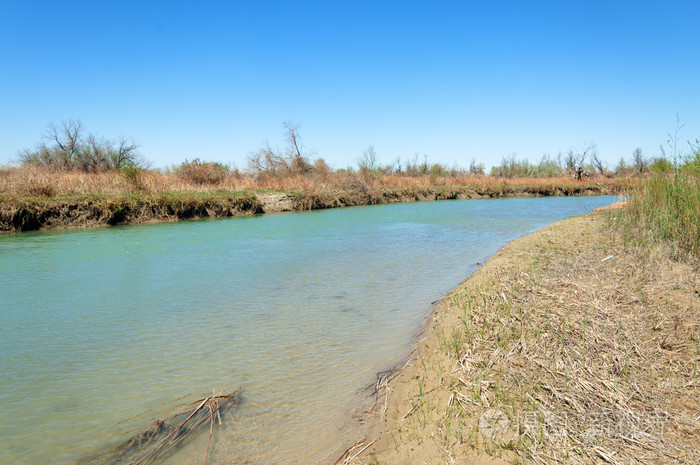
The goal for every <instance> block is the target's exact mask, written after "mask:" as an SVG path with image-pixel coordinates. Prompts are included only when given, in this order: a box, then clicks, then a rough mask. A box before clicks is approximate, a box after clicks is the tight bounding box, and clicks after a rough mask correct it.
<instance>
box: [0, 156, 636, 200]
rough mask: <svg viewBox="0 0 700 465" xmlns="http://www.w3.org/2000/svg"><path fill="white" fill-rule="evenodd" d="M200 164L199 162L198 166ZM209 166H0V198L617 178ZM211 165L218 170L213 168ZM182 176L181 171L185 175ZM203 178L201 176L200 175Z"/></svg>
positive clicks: (608, 182)
mask: <svg viewBox="0 0 700 465" xmlns="http://www.w3.org/2000/svg"><path fill="white" fill-rule="evenodd" d="M200 165H201V166H200ZM209 165H212V166H213V164H206V163H200V164H199V165H197V166H191V167H190V168H198V170H194V169H193V170H191V171H196V173H195V174H197V176H198V177H196V178H195V177H193V176H190V175H189V174H190V173H189V171H188V172H187V173H183V172H181V171H176V172H165V173H163V172H158V171H153V170H147V169H143V170H140V169H133V170H131V171H130V170H124V169H123V170H119V171H115V170H109V171H107V170H103V171H97V172H89V173H88V172H84V171H79V170H72V171H57V170H51V169H46V168H42V167H36V166H23V167H11V168H2V167H0V197H4V198H23V197H41V198H61V197H75V196H86V195H95V196H115V195H116V196H122V195H127V194H133V193H138V194H149V193H150V194H157V193H163V192H215V191H222V190H226V191H287V192H301V193H305V194H313V193H321V192H332V191H362V192H372V193H376V192H387V191H395V192H400V193H404V194H410V193H411V192H420V191H423V190H427V189H441V188H471V189H474V190H476V191H477V192H479V193H481V194H484V195H491V194H496V195H498V194H506V195H508V194H510V195H512V194H517V193H519V192H527V193H531V194H539V195H554V194H556V193H557V192H558V191H561V192H560V193H564V194H572V193H578V192H580V191H581V190H585V189H589V188H603V189H604V190H606V191H609V192H616V191H619V189H620V188H621V186H622V185H623V181H622V180H618V179H608V178H598V179H590V180H587V181H584V182H581V181H576V180H574V179H572V178H570V177H557V178H499V177H493V176H484V177H481V176H472V175H468V174H465V175H460V176H454V177H452V176H444V177H442V176H441V177H438V176H427V175H426V176H421V177H406V176H398V175H395V174H380V175H378V176H369V175H363V174H362V173H346V172H340V171H337V172H324V173H311V174H299V175H294V176H285V177H276V176H267V177H258V178H256V177H252V176H242V175H240V174H227V173H223V171H221V170H218V171H216V172H215V173H214V174H215V175H216V176H213V175H211V173H209V172H208V171H207V173H204V174H206V176H204V177H202V176H200V174H201V173H200V171H203V170H202V169H200V168H207V169H208V168H211V166H209ZM214 168H217V167H216V166H214ZM185 174H186V175H185ZM200 178H202V179H203V180H202V179H200Z"/></svg>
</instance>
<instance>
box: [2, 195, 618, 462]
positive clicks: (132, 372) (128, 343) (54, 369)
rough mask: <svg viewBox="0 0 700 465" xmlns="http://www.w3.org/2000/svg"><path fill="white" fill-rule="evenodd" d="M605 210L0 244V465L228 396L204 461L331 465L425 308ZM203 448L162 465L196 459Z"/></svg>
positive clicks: (485, 207)
mask: <svg viewBox="0 0 700 465" xmlns="http://www.w3.org/2000/svg"><path fill="white" fill-rule="evenodd" d="M614 200H615V198H614V197H567V198H564V197H557V198H528V199H499V200H466V201H444V202H423V203H410V204H393V205H381V206H371V207H355V208H346V209H336V210H324V211H314V212H305V213H293V214H280V215H265V216H259V217H250V218H235V219H223V220H211V221H192V222H181V223H169V224H156V225H144V226H126V227H114V228H106V229H94V230H79V231H59V232H33V233H22V234H12V235H4V236H0V353H2V357H1V358H0V406H1V407H2V408H1V410H0V463H2V464H35V463H55V464H63V463H73V462H75V461H76V460H79V459H80V458H81V457H84V456H86V455H89V454H90V453H93V452H95V451H96V450H100V449H101V448H104V447H106V446H107V445H109V444H110V442H111V441H115V440H117V439H119V438H125V437H126V436H125V435H128V434H129V432H132V431H134V430H133V429H132V428H134V427H136V426H138V425H142V426H147V422H148V421H149V419H150V418H152V417H153V416H156V415H158V414H162V413H164V412H167V411H168V408H170V407H171V406H172V405H173V404H174V402H175V401H176V399H180V398H182V397H183V396H188V397H187V398H189V399H194V398H198V397H202V396H205V395H207V394H208V393H211V392H212V390H217V391H219V390H230V389H238V388H240V389H242V390H243V403H242V405H241V406H240V408H239V409H237V410H236V411H235V413H233V414H231V415H228V416H227V417H226V422H225V426H224V428H223V432H222V434H219V435H218V436H217V439H216V440H215V442H214V447H213V451H212V453H211V455H210V457H209V461H208V463H212V464H216V463H249V464H268V463H276V464H291V463H327V462H330V463H332V462H333V461H334V460H335V459H336V458H337V457H338V456H339V455H340V454H341V453H342V451H343V450H344V449H345V448H346V447H348V446H349V445H351V444H353V443H354V442H356V441H357V440H359V439H361V437H362V430H361V427H360V426H359V425H360V424H359V422H358V420H357V417H356V415H358V414H360V413H361V412H362V411H363V410H364V409H367V408H368V407H369V406H370V405H371V399H370V398H369V393H370V390H368V389H367V387H368V386H370V385H371V384H372V383H373V382H374V380H375V376H376V373H377V372H378V371H381V370H385V369H388V368H391V367H392V366H393V365H395V364H396V363H397V362H398V361H399V360H400V359H401V358H402V357H403V356H405V355H406V354H407V353H408V352H409V351H410V347H411V346H412V344H413V343H414V338H415V335H416V332H417V331H418V330H419V329H420V327H421V326H422V324H423V321H424V318H425V317H426V315H427V314H428V312H429V311H430V307H431V302H433V301H435V300H436V299H439V298H440V297H441V296H443V295H444V294H445V293H447V292H448V291H449V290H450V289H451V288H453V287H454V286H456V285H457V284H459V282H460V281H462V280H463V279H464V278H466V277H467V276H468V275H469V274H470V273H471V272H473V271H474V270H475V269H476V263H477V262H483V261H485V260H486V259H488V257H489V256H491V255H492V254H494V253H495V252H496V251H497V250H498V249H499V248H501V247H502V246H503V245H504V244H505V243H506V242H508V241H510V240H512V239H515V238H517V237H520V236H523V235H525V234H527V233H529V232H531V231H534V230H535V229H538V228H540V227H542V226H544V225H546V224H549V223H551V222H554V221H556V220H559V219H563V218H565V217H568V216H572V215H579V214H583V213H586V212H588V211H590V210H591V209H593V208H595V207H597V206H601V205H606V204H610V203H612V202H613V201H614ZM149 409H153V410H151V411H148V410H149ZM142 412H145V413H143V414H142V415H141V416H139V417H137V418H131V419H129V418H130V417H133V416H134V415H137V414H139V413H142ZM125 419H129V420H127V421H125V422H122V421H123V420H125ZM144 421H145V422H146V423H143V422H144ZM205 442H206V441H205V438H197V439H196V440H195V443H194V444H192V445H191V446H189V447H186V448H185V449H184V450H181V451H179V452H178V453H176V454H174V455H173V456H172V457H171V458H170V459H169V460H168V462H169V463H191V462H193V461H194V462H201V461H202V460H203V446H204V444H205Z"/></svg>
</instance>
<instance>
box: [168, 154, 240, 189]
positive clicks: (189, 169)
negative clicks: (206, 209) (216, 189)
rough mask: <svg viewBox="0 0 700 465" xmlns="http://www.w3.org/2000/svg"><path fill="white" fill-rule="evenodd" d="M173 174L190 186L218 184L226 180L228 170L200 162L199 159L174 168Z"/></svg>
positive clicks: (213, 164)
mask: <svg viewBox="0 0 700 465" xmlns="http://www.w3.org/2000/svg"><path fill="white" fill-rule="evenodd" d="M175 173H176V174H177V175H178V176H179V177H180V178H181V179H182V180H184V181H186V182H188V183H190V184H197V185H205V184H219V183H220V182H222V181H223V180H224V179H226V176H227V175H228V173H229V169H228V167H227V166H226V165H223V164H221V163H217V162H209V161H201V160H200V159H199V158H195V159H194V160H192V161H188V160H185V161H184V162H182V163H181V164H180V166H178V167H177V168H175Z"/></svg>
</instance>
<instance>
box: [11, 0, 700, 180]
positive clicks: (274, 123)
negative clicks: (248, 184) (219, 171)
mask: <svg viewBox="0 0 700 465" xmlns="http://www.w3.org/2000/svg"><path fill="white" fill-rule="evenodd" d="M699 19H700V4H698V3H697V2H690V1H687V2H675V3H674V4H673V5H671V6H666V5H657V4H652V3H650V4H642V5H640V4H639V3H638V2H635V3H632V2H629V3H628V2H616V4H615V5H609V4H606V3H602V2H594V3H586V4H585V5H574V6H571V5H562V4H560V3H558V2H545V3H543V2H538V3H537V4H536V5H530V6H528V5H523V4H521V3H506V4H500V5H498V6H492V5H486V6H484V5H478V6H477V5H467V4H464V3H462V2H440V4H438V5H430V6H425V5H419V4H416V3H408V4H407V3H405V2H404V3H393V2H390V3H383V4H382V5H379V6H378V5H375V4H373V3H369V2H353V3H352V4H343V5H336V4H325V3H316V4H314V3H313V2H308V3H304V4H303V5H296V4H295V5H288V4H285V3H283V2H265V4H261V3H260V2H236V3H235V4H233V5H230V4H228V3H226V2H207V3H206V4H205V5H198V6H197V7H196V8H186V7H184V6H182V5H175V6H173V5H172V4H170V3H166V2H151V3H149V4H148V5H142V4H140V3H136V2H120V3H119V4H118V5H102V4H92V3H90V2H81V1H73V2H62V3H60V4H56V3H54V2H33V3H31V4H29V3H26V4H25V3H10V2H5V3H3V4H2V5H0V25H1V26H2V27H0V42H1V43H2V44H3V45H2V47H0V59H1V60H2V62H3V63H4V66H3V67H4V69H5V70H4V72H3V73H2V75H0V89H2V90H1V91H0V92H1V93H0V101H2V102H3V109H4V110H5V111H3V112H1V115H2V116H0V118H1V120H0V138H1V139H2V140H3V141H4V144H3V145H2V148H0V165H6V164H9V163H11V162H13V161H15V160H16V159H17V152H19V151H20V150H23V149H31V148H34V147H35V146H36V145H37V143H39V142H40V141H41V136H42V134H44V133H45V132H46V128H47V126H48V125H49V124H51V123H54V124H59V123H60V122H61V121H67V120H80V121H81V122H82V123H83V126H84V128H85V130H86V131H87V132H91V133H95V134H97V135H100V136H103V137H106V138H110V139H112V138H117V137H120V136H125V137H127V138H133V140H134V141H135V142H136V143H137V144H138V145H139V146H140V153H141V154H142V155H143V157H144V158H145V159H146V160H148V161H150V162H151V163H152V165H153V167H154V168H165V167H168V166H171V165H173V164H179V163H181V162H182V161H184V160H185V159H189V160H192V159H194V158H200V159H202V160H205V161H213V162H220V163H225V164H233V165H235V166H237V167H238V168H245V167H246V165H247V156H248V155H249V154H250V153H252V152H255V151H256V150H258V149H260V147H261V146H262V145H264V144H265V143H266V141H269V143H270V145H271V146H273V147H275V146H283V145H284V130H283V123H284V122H285V121H293V122H295V123H296V124H298V125H299V134H300V135H301V138H302V141H303V143H304V145H305V147H306V149H307V151H308V152H309V153H311V154H313V155H314V156H316V157H319V158H323V159H324V160H325V161H326V162H327V163H328V164H329V165H330V166H331V167H332V168H334V169H341V168H346V167H348V166H356V161H357V158H358V157H359V156H360V155H361V154H362V151H363V150H364V149H365V148H367V147H368V146H370V145H372V146H373V147H374V148H375V150H376V152H377V155H378V160H379V162H380V164H382V165H386V164H391V163H392V162H394V161H395V160H396V158H397V157H400V158H401V159H402V160H404V161H405V160H409V159H413V157H414V156H416V155H418V157H419V160H420V161H422V160H423V157H424V156H425V155H427V157H428V162H429V163H440V164H443V165H446V166H454V165H457V166H461V167H466V166H468V164H469V162H470V161H471V160H472V159H475V160H476V161H477V162H482V163H484V164H485V165H486V167H487V168H490V167H491V166H494V165H498V164H499V163H500V161H501V160H502V159H503V158H504V157H508V156H510V155H511V154H516V157H517V158H518V159H528V160H529V161H530V162H534V163H536V162H537V161H539V160H540V159H541V157H542V156H543V155H546V154H548V155H550V156H551V157H553V158H556V156H557V154H558V153H559V152H565V151H567V150H569V149H572V148H577V147H584V146H586V145H588V144H591V143H594V144H596V145H597V147H598V151H599V154H600V156H601V158H602V159H603V160H604V161H605V162H607V164H608V167H609V168H611V169H612V168H614V167H615V165H616V164H617V162H618V160H619V159H620V158H621V157H624V158H625V159H626V160H630V157H631V155H632V152H633V151H634V150H635V149H636V148H638V147H639V148H641V149H642V150H643V152H644V154H645V155H646V156H647V157H649V158H651V157H654V156H658V155H660V150H659V146H661V145H665V143H666V140H667V138H668V133H673V132H674V131H675V126H676V118H677V117H678V119H679V122H680V125H682V130H681V132H680V133H679V145H680V146H681V148H682V150H684V151H687V144H686V141H687V140H695V139H696V138H698V137H700V115H699V114H698V111H697V108H699V107H700V92H698V86H697V84H693V83H694V82H695V79H693V78H692V76H696V75H698V74H699V73H698V71H700V49H698V47H697V44H698V43H700V31H698V29H697V28H696V24H697V22H698V20H699ZM71 26H72V27H71Z"/></svg>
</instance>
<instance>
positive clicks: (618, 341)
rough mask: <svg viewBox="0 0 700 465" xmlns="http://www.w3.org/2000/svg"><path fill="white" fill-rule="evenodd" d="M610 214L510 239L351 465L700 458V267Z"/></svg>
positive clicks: (440, 312)
mask: <svg viewBox="0 0 700 465" xmlns="http://www.w3.org/2000/svg"><path fill="white" fill-rule="evenodd" d="M615 215H616V213H615V211H612V212H605V213H598V214H594V215H587V216H585V217H579V218H572V219H569V220H566V221H564V222H560V223H557V224H554V225H551V226H549V227H547V228H545V229H543V230H540V231H538V232H537V233H535V234H532V235H530V236H528V237H526V238H523V239H520V240H518V241H515V242H513V243H511V244H509V245H508V246H506V247H505V248H504V249H503V250H502V251H501V252H499V254H497V255H496V256H495V257H494V258H492V259H491V260H490V261H489V262H488V263H487V264H486V265H485V266H484V267H483V268H482V269H480V270H479V271H478V272H477V273H476V274H475V275H474V276H473V277H472V278H470V279H469V280H467V281H466V282H465V283H463V285H462V286H460V287H459V288H458V289H457V290H456V291H455V292H453V293H452V294H451V295H450V296H448V298H447V299H445V300H444V301H443V302H442V303H441V304H439V305H438V306H437V307H436V309H435V312H434V314H433V317H434V320H433V321H432V322H431V324H430V325H429V327H428V328H427V329H426V334H425V338H426V339H425V341H424V342H422V343H420V344H419V348H418V350H417V352H416V356H414V357H413V358H412V359H411V364H410V366H409V367H407V368H406V369H405V370H404V371H403V372H401V373H399V374H398V376H397V377H396V380H394V381H391V382H389V383H388V384H386V385H384V386H383V388H384V391H383V395H385V396H386V397H385V398H380V400H379V401H378V404H380V405H381V406H382V408H381V409H378V410H379V412H378V413H377V417H378V418H377V420H378V421H380V425H379V429H380V430H381V431H382V432H381V433H380V434H378V435H376V436H373V435H372V434H370V436H369V438H370V439H375V440H376V443H374V444H373V445H372V447H369V448H368V449H367V450H366V451H364V453H363V454H362V455H361V456H359V457H357V458H356V459H355V460H354V461H350V462H349V463H368V464H376V463H381V464H384V463H431V464H438V463H509V464H513V463H538V464H544V463H552V464H555V463H610V464H637V463H639V464H643V463H644V464H649V463H654V464H666V463H677V464H697V463H700V395H698V389H699V388H700V373H698V364H699V363H700V280H699V279H698V276H699V269H700V268H699V267H698V263H697V260H696V259H695V258H694V257H692V256H689V257H686V259H685V260H681V261H679V260H677V259H672V258H671V257H672V256H674V254H671V253H669V251H668V250H666V249H665V248H666V247H667V246H665V245H663V244H655V245H653V246H649V247H646V248H640V247H635V246H630V245H625V244H623V242H622V237H621V236H619V235H618V233H617V232H616V230H615V229H614V228H611V227H610V224H611V223H613V222H614V221H615V220H614V217H615ZM385 405H386V407H384V406H385ZM382 412H384V413H382Z"/></svg>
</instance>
